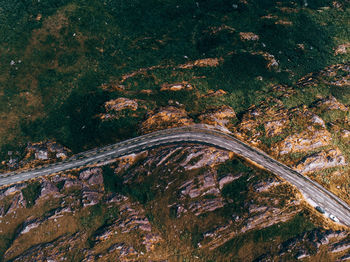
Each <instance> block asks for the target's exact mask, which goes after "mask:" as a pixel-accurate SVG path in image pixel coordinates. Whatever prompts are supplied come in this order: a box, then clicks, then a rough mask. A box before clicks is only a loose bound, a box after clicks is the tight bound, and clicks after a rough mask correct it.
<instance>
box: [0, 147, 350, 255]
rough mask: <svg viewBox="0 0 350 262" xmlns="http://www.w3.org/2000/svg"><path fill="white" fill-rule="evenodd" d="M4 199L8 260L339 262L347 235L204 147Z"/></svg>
mask: <svg viewBox="0 0 350 262" xmlns="http://www.w3.org/2000/svg"><path fill="white" fill-rule="evenodd" d="M52 157H55V156H52ZM33 161H35V160H33ZM0 193H1V194H0V203H1V210H0V216H1V218H0V219H1V223H0V237H1V246H0V248H1V253H2V254H3V256H2V259H3V260H4V261H34V260H35V261H47V260H52V261H77V260H79V261H110V260H114V259H116V258H118V261H140V260H141V261H142V260H146V261H156V260H166V261H174V260H177V259H180V258H182V259H186V258H188V259H192V258H194V257H196V258H197V259H198V260H200V261H208V259H214V260H216V259H215V258H218V257H222V258H224V257H226V258H227V257H231V259H239V260H242V261H252V260H255V261H268V260H266V259H268V258H271V259H272V258H274V257H286V258H288V259H301V258H304V257H315V258H317V257H319V256H321V255H322V256H326V257H328V258H329V259H334V258H337V259H343V260H345V258H346V256H348V255H347V254H348V253H347V252H349V250H350V245H348V244H347V243H348V242H347V238H348V233H347V232H346V231H332V230H328V231H326V230H325V229H324V228H323V226H322V225H325V221H324V219H322V218H321V217H319V216H317V215H316V214H315V213H314V211H311V212H310V210H309V208H308V207H307V205H306V204H305V203H304V202H303V200H302V199H301V198H300V195H299V193H298V192H297V191H296V190H295V189H294V188H292V187H291V186H289V185H288V184H286V183H285V182H283V181H281V180H279V179H278V178H277V177H275V176H273V175H271V174H268V173H266V172H264V171H260V170H258V169H256V168H255V167H251V166H249V164H247V163H245V162H243V161H242V160H240V159H239V158H237V157H235V156H233V155H232V154H231V153H229V152H226V151H223V150H219V149H215V148H211V147H207V146H201V145H191V144H183V145H181V146H177V147H174V146H166V147H162V148H159V149H153V150H151V151H149V152H141V153H139V154H137V155H135V154H133V155H129V156H125V157H122V158H119V159H116V162H114V163H112V164H110V165H108V166H103V167H90V168H82V169H80V170H75V171H71V172H66V173H64V174H60V175H52V176H49V177H45V178H40V179H37V180H35V181H30V182H26V183H20V184H16V185H12V186H8V187H4V188H3V189H1V192H0ZM326 224H327V223H326ZM296 225H297V227H296V228H295V229H294V230H292V231H290V227H291V226H296ZM283 232H285V233H283ZM286 232H287V233H286ZM285 234H286V235H285ZM242 238H244V239H247V242H242V243H241V244H239V245H238V246H237V245H236V243H237V241H241V239H242ZM29 239H30V240H29ZM271 241H273V242H274V243H275V244H274V245H273V246H271V245H270V243H271ZM249 243H251V244H249ZM252 244H253V245H254V246H255V248H254V250H251V251H250V252H249V255H248V254H247V253H246V252H244V250H246V249H247V248H248V246H249V245H252ZM247 245H248V246H247ZM232 248H233V249H234V250H236V251H235V252H231V251H229V250H232ZM327 250H328V251H327ZM326 251H327V252H326ZM243 254H245V255H243ZM264 259H265V260H264Z"/></svg>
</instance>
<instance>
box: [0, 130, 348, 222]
mask: <svg viewBox="0 0 350 262" xmlns="http://www.w3.org/2000/svg"><path fill="white" fill-rule="evenodd" d="M183 142H192V143H199V144H206V145H210V146H215V147H218V148H222V149H226V150H229V151H232V152H234V153H236V154H238V155H240V156H242V157H244V158H246V159H249V160H250V161H253V162H255V163H256V164H258V165H260V166H263V167H264V168H265V169H266V170H268V171H271V172H272V173H274V174H275V175H277V176H279V177H280V178H282V179H284V180H286V181H288V182H289V183H291V184H292V185H294V186H295V187H297V188H298V189H299V190H300V192H301V193H302V194H303V195H304V197H305V198H306V200H307V201H308V202H309V203H310V204H311V205H312V206H314V207H315V206H320V207H322V208H323V209H324V210H325V211H326V213H327V214H333V215H335V216H336V217H337V218H338V219H339V221H340V223H341V224H344V225H347V226H350V207H349V205H348V204H347V203H345V202H344V201H343V200H341V199H340V198H339V197H337V196H336V195H334V194H333V193H331V192H329V191H328V190H326V189H325V188H323V187H322V186H321V185H319V184H318V183H316V182H314V181H312V180H310V179H309V178H307V177H305V176H303V175H301V174H300V173H298V172H296V171H294V170H293V169H291V168H289V167H287V166H286V165H283V164H282V163H280V162H278V161H276V160H275V159H273V158H271V157H269V156H268V155H267V154H265V153H264V152H262V151H260V150H257V149H255V148H252V147H250V146H249V145H247V144H245V143H243V142H241V141H240V140H238V139H236V138H234V137H232V136H230V135H227V134H224V133H222V132H220V131H217V130H214V129H210V128H205V127H203V126H201V125H194V126H189V127H180V128H172V129H166V130H162V131H158V132H153V133H150V134H147V135H143V136H139V137H136V138H133V139H129V140H126V141H123V142H120V143H117V144H113V145H110V146H105V147H102V148H97V149H93V150H90V151H86V152H83V153H80V154H78V155H75V156H73V157H71V158H69V159H66V160H64V161H62V162H58V163H55V164H50V165H47V166H43V167H38V168H35V169H30V170H26V171H17V172H16V171H15V172H10V173H5V174H0V186H3V185H9V184H13V183H17V182H21V181H25V180H29V179H32V178H35V177H39V176H45V175H49V174H53V173H58V172H62V171H65V170H70V169H74V168H78V167H82V166H87V165H92V164H97V163H102V162H106V161H108V160H111V159H114V158H116V157H120V156H123V155H128V154H131V153H136V152H140V151H143V150H147V149H150V148H153V147H157V146H161V145H167V144H175V143H176V144H178V143H183Z"/></svg>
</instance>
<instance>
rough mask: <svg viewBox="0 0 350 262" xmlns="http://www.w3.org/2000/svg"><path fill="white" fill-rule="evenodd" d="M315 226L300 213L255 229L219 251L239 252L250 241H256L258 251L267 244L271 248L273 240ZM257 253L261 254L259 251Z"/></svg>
mask: <svg viewBox="0 0 350 262" xmlns="http://www.w3.org/2000/svg"><path fill="white" fill-rule="evenodd" d="M314 228H315V225H314V224H313V223H312V222H311V221H310V220H309V219H308V216H307V214H304V213H299V214H297V215H295V216H294V217H293V218H292V219H291V220H289V221H287V222H284V223H278V224H275V225H273V226H270V227H267V228H263V229H260V230H254V231H252V232H249V233H246V234H244V235H242V236H239V237H236V238H234V239H232V240H230V241H228V242H226V243H225V244H224V245H222V246H221V247H219V248H218V251H219V252H220V253H221V254H238V252H239V249H240V248H242V247H243V245H244V244H245V243H247V242H249V241H253V242H254V245H255V246H256V247H257V248H256V251H258V250H259V249H261V247H264V246H266V245H267V246H266V247H267V248H270V249H271V248H273V246H271V244H270V243H271V241H272V240H277V241H278V242H279V243H281V242H283V241H285V240H287V239H289V238H292V237H295V236H297V235H299V234H301V233H304V232H305V231H311V230H312V229H314ZM276 243H277V242H276ZM265 252H266V249H265ZM255 253H256V252H254V251H253V254H255ZM255 255H260V254H258V253H257V254H255Z"/></svg>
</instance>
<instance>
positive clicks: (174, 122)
mask: <svg viewBox="0 0 350 262" xmlns="http://www.w3.org/2000/svg"><path fill="white" fill-rule="evenodd" d="M192 123H193V120H192V119H191V118H190V117H189V116H188V115H187V112H186V110H184V109H182V108H178V107H174V106H168V107H163V108H160V109H159V111H158V112H157V113H152V112H151V113H149V114H148V116H147V119H146V120H145V121H144V122H143V123H142V124H141V130H142V132H143V133H149V132H152V131H156V130H161V129H165V128H171V127H178V126H186V125H190V124H192Z"/></svg>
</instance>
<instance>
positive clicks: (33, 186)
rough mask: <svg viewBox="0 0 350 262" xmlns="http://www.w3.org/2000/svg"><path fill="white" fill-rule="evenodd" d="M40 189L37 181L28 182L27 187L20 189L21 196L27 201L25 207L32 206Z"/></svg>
mask: <svg viewBox="0 0 350 262" xmlns="http://www.w3.org/2000/svg"><path fill="white" fill-rule="evenodd" d="M40 190H41V184H40V182H38V181H35V182H32V183H28V185H27V187H25V188H23V189H22V194H23V198H24V199H25V201H26V202H27V207H32V206H33V205H34V204H35V200H36V199H37V198H38V196H39V194H40Z"/></svg>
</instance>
